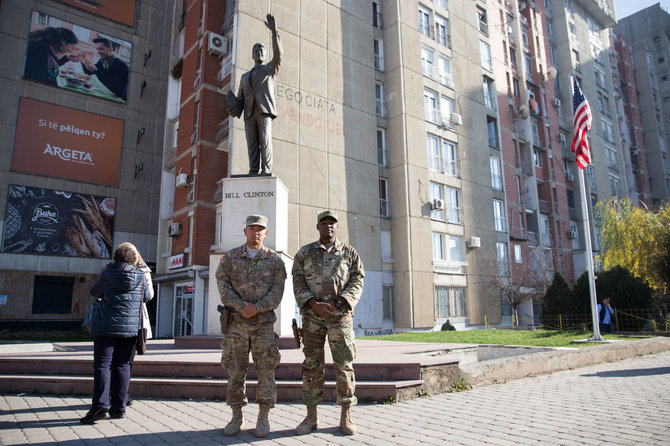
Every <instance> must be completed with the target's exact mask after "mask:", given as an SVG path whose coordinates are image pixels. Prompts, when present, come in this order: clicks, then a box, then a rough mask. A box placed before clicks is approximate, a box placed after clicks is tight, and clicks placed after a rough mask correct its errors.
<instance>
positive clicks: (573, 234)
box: [568, 229, 577, 240]
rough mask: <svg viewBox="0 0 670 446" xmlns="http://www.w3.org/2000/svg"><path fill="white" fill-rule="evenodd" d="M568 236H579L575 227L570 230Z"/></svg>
mask: <svg viewBox="0 0 670 446" xmlns="http://www.w3.org/2000/svg"><path fill="white" fill-rule="evenodd" d="M568 237H570V238H571V239H573V240H574V239H576V238H577V231H576V230H575V229H571V230H570V231H568Z"/></svg>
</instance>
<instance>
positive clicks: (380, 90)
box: [375, 82, 386, 117]
mask: <svg viewBox="0 0 670 446" xmlns="http://www.w3.org/2000/svg"><path fill="white" fill-rule="evenodd" d="M375 99H376V102H377V103H376V112H377V116H381V117H384V116H386V104H385V102H384V84H382V83H380V82H376V83H375Z"/></svg>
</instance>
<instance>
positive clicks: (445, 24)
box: [435, 15, 451, 47]
mask: <svg viewBox="0 0 670 446" xmlns="http://www.w3.org/2000/svg"><path fill="white" fill-rule="evenodd" d="M435 40H437V43H439V44H440V45H442V46H446V47H450V46H451V42H450V41H449V21H448V20H447V19H445V18H444V17H442V16H439V15H435Z"/></svg>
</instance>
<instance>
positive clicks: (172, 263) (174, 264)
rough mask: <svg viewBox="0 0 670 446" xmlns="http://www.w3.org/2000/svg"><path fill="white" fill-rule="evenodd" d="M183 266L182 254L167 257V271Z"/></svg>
mask: <svg viewBox="0 0 670 446" xmlns="http://www.w3.org/2000/svg"><path fill="white" fill-rule="evenodd" d="M182 266H184V254H177V255H176V256H170V257H168V266H167V267H168V269H175V268H181V267H182Z"/></svg>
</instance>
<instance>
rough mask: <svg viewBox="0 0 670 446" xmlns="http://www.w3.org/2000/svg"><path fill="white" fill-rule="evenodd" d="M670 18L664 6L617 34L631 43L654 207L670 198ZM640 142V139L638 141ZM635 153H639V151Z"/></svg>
mask: <svg viewBox="0 0 670 446" xmlns="http://www.w3.org/2000/svg"><path fill="white" fill-rule="evenodd" d="M669 25H670V15H669V14H668V12H667V11H666V10H665V9H664V8H663V6H662V5H661V4H660V3H657V4H656V5H653V6H650V7H648V8H646V9H643V10H641V11H638V12H636V13H635V14H632V15H630V16H628V17H625V18H623V19H622V20H621V21H619V22H618V23H617V24H616V26H615V27H614V31H615V32H616V34H617V35H618V36H621V37H623V38H625V39H626V41H628V42H629V43H630V48H631V54H632V59H633V66H634V76H635V82H636V85H637V89H636V90H632V91H631V92H630V93H631V96H632V95H633V93H637V98H636V99H637V101H638V105H639V113H640V117H641V122H640V128H639V131H640V132H642V137H643V142H644V151H645V155H646V160H647V164H646V166H645V165H644V164H640V165H639V167H638V168H640V169H643V170H645V171H646V175H647V176H648V177H649V183H650V186H651V201H652V204H653V205H654V206H658V205H659V204H660V203H662V202H668V200H669V199H670V160H668V143H667V135H668V131H669V130H670V120H668V116H670V81H669V79H670V77H669V76H670V70H669V69H668V63H669V56H670V53H669V49H670V40H669V39H668V34H667V28H668V26H669ZM636 141H637V140H636ZM634 150H638V149H637V148H636V149H634Z"/></svg>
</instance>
